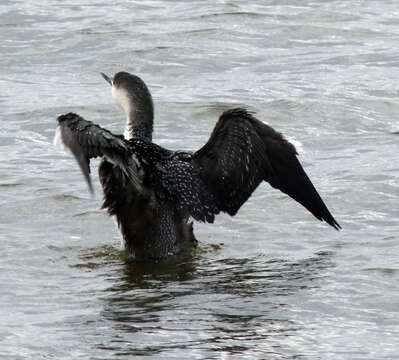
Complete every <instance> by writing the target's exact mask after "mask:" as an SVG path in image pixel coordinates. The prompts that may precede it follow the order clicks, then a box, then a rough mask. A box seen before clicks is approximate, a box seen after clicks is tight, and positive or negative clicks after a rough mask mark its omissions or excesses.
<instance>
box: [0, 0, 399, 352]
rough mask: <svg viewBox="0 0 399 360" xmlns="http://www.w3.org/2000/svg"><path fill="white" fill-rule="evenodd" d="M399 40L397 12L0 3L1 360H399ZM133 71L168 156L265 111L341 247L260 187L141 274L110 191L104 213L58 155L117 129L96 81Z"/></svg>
mask: <svg viewBox="0 0 399 360" xmlns="http://www.w3.org/2000/svg"><path fill="white" fill-rule="evenodd" d="M398 25H399V21H398V8H397V4H396V2H394V1H388V0H374V1H373V0H364V1H338V0H335V1H322V0H319V1H305V0H301V1H299V0H297V1H295V0H293V1H271V0H269V1H251V2H250V3H247V2H246V1H201V2H197V1H175V2H173V1H148V2H139V1H137V2H135V1H131V2H124V1H119V0H116V1H113V2H112V3H109V2H105V1H100V0H97V1H90V0H86V1H84V2H83V1H81V2H76V1H63V2H58V1H54V0H47V1H46V0H43V1H36V2H30V3H27V2H26V1H3V2H2V4H1V5H0V39H1V41H0V48H1V51H0V106H1V107H0V108H1V110H0V114H1V119H0V121H1V125H0V146H1V151H0V161H1V162H0V164H1V165H0V174H1V176H0V203H1V207H0V238H1V252H0V254H1V255H0V289H1V291H0V344H1V347H0V348H1V350H0V356H1V357H2V358H4V359H111V358H112V359H123V358H138V359H140V358H154V359H160V358H162V359H243V358H248V359H294V358H295V359H395V358H397V353H398V351H399V345H398V344H399V321H398V316H399V305H398V304H399V285H398V283H399V282H398V280H399V257H398V254H399V245H398V244H399V241H398V240H399V239H398V235H397V234H398V230H399V225H398V220H399V217H398V197H399V181H398V174H399V169H398V161H397V157H398V155H397V154H398V150H399V149H398V145H397V144H398V140H399V138H398V131H399V124H398V122H397V116H398V113H399V104H398V100H397V99H398V90H399V86H398V84H399V81H398V76H397V70H398V66H399V56H398V54H397V49H398V46H399V27H398ZM120 70H126V71H129V72H133V73H136V74H138V75H140V76H141V77H142V78H143V79H144V80H145V81H146V82H147V84H148V85H149V87H150V89H151V91H152V93H153V97H154V101H155V104H156V129H155V131H156V133H155V140H156V142H158V143H159V144H161V145H164V146H167V147H170V148H173V149H197V148H198V147H200V146H201V145H202V144H203V143H204V142H205V141H206V139H207V138H208V136H209V133H210V131H211V130H212V128H213V126H214V124H215V121H216V119H217V117H218V116H219V115H220V113H221V112H222V111H223V110H224V109H227V108H230V107H233V106H237V105H244V104H245V105H246V106H248V107H249V108H250V109H251V110H254V111H256V112H257V116H258V117H259V118H260V119H262V120H264V121H266V122H268V123H269V124H271V125H272V126H274V127H275V128H276V129H278V130H279V131H282V132H283V133H284V134H286V136H288V137H289V138H290V139H291V140H293V141H295V143H296V144H297V145H298V149H299V151H300V158H301V161H302V163H303V164H304V166H305V168H306V171H307V172H308V174H309V175H310V177H311V179H312V180H313V182H314V184H315V185H316V187H317V188H318V190H319V192H320V193H321V195H322V197H323V198H324V199H325V201H326V203H327V204H328V206H329V208H330V209H331V211H332V213H333V214H334V216H335V217H336V218H337V220H338V221H339V222H340V224H341V225H342V227H343V231H341V232H336V231H334V230H332V229H331V228H329V227H327V226H326V225H324V224H322V223H319V222H318V221H316V220H315V219H314V218H312V216H311V215H309V214H307V212H306V211H305V210H304V209H303V208H301V207H300V206H299V205H297V204H296V203H295V202H294V201H292V200H290V199H288V198H286V197H285V196H284V195H283V194H281V193H279V192H277V191H274V190H272V189H271V188H270V187H268V186H265V185H263V186H261V187H260V188H259V189H258V190H257V191H256V193H255V194H254V196H253V197H252V198H251V199H250V201H249V202H248V203H246V204H245V206H243V208H242V209H241V210H240V212H239V214H238V216H236V217H235V218H230V217H228V216H224V215H222V216H219V217H218V219H217V221H216V223H215V224H213V225H204V224H196V226H195V232H196V235H197V237H198V239H199V240H200V246H199V249H198V250H197V251H195V252H194V253H193V254H191V255H190V256H188V257H187V258H185V259H183V260H181V261H178V262H172V263H166V264H156V263H148V264H147V263H146V264H135V263H129V262H127V261H126V259H125V258H124V256H123V254H121V253H120V251H119V238H118V234H117V232H116V230H115V228H114V225H113V222H112V220H111V219H109V218H108V217H107V216H106V215H105V214H104V212H103V211H101V210H100V209H99V208H100V203H101V189H100V187H99V184H98V180H97V179H96V178H95V179H94V180H95V187H96V188H95V190H96V196H95V197H94V198H91V197H90V194H89V193H88V191H87V188H86V185H85V183H84V181H83V178H82V176H81V174H80V173H79V170H78V167H77V166H76V164H75V162H74V160H73V159H72V157H71V156H70V155H69V154H64V153H60V152H59V151H57V150H56V149H54V148H53V146H52V138H53V134H54V128H55V118H56V116H57V115H58V114H60V113H64V112H67V111H75V112H78V113H79V114H80V115H82V116H84V117H85V118H87V119H90V120H93V121H95V122H98V123H100V124H102V125H103V126H105V127H107V128H109V129H111V130H113V131H121V129H122V123H123V116H122V115H121V114H120V112H119V110H118V109H117V108H116V106H114V104H113V103H112V100H111V97H110V88H109V85H108V84H107V83H106V82H104V80H103V79H102V77H101V76H100V75H99V72H100V71H102V72H105V73H107V74H109V75H112V74H114V73H115V72H117V71H120ZM94 165H96V164H94ZM95 172H96V171H94V173H95Z"/></svg>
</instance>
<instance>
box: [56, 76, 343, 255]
mask: <svg viewBox="0 0 399 360" xmlns="http://www.w3.org/2000/svg"><path fill="white" fill-rule="evenodd" d="M103 76H104V77H105V79H106V80H107V81H108V82H110V83H111V85H112V95H113V98H114V99H115V101H116V102H117V103H118V104H119V105H120V106H121V107H122V108H123V110H124V111H125V113H126V116H127V124H126V129H125V134H124V136H121V135H114V134H112V133H111V132H109V131H108V130H106V129H103V128H101V127H100V126H98V125H95V124H93V123H92V122H89V121H86V120H84V119H83V118H81V117H80V116H79V115H76V114H73V113H69V114H66V115H62V116H60V117H59V118H58V122H59V130H60V134H61V139H62V141H63V143H64V144H65V145H66V146H67V147H68V148H69V149H70V150H71V151H72V153H73V154H74V156H75V157H76V159H77V161H78V163H79V165H80V167H81V169H82V171H83V173H84V175H85V178H86V180H87V182H88V184H89V186H90V188H91V180H90V175H89V160H90V158H93V157H97V156H102V157H103V159H102V161H101V163H100V166H99V175H100V181H101V184H102V187H103V191H104V203H103V208H106V209H107V211H108V213H109V214H110V215H112V216H114V217H115V218H116V221H117V224H118V227H119V230H120V232H121V234H122V239H123V243H124V247H125V249H126V250H127V252H128V254H129V255H131V256H133V257H134V258H136V259H165V258H168V257H170V256H174V255H177V254H180V253H182V252H183V251H184V250H186V249H188V248H190V247H192V246H194V245H195V244H196V240H195V237H194V234H193V227H192V223H190V222H189V220H190V218H193V219H194V220H197V221H205V222H210V223H212V222H213V221H214V217H215V215H217V214H218V213H219V212H221V211H223V212H226V213H228V214H230V215H235V214H236V213H237V211H238V209H239V208H240V207H241V206H242V204H243V203H244V202H245V201H246V200H247V199H248V198H249V197H250V196H251V194H252V192H253V191H254V190H255V189H256V188H257V186H258V185H259V184H260V183H261V182H262V181H263V180H265V181H267V182H269V183H270V184H271V186H273V187H274V188H277V189H279V190H281V191H283V192H284V193H286V194H288V195H289V196H291V197H292V198H294V199H295V200H296V201H298V202H299V203H301V204H302V205H303V206H304V207H305V208H306V209H308V210H309V211H310V212H311V213H312V214H313V215H314V216H316V218H318V219H319V220H324V221H326V222H327V223H328V224H330V225H331V226H333V227H334V228H336V229H339V228H340V226H339V224H338V223H337V222H336V221H335V219H334V218H333V217H332V215H331V214H330V212H329V210H328V209H327V207H326V206H325V204H324V202H323V200H322V199H321V198H320V196H319V194H318V193H317V191H316V189H315V188H314V186H313V184H312V183H311V181H310V179H309V178H308V177H307V175H306V173H305V171H304V170H303V168H302V166H301V164H300V163H299V161H298V159H297V153H296V150H295V147H294V146H293V145H292V144H291V143H289V142H288V141H287V140H285V139H284V137H283V136H282V135H281V134H280V133H278V132H276V131H275V130H274V129H272V128H271V127H270V126H268V125H266V124H264V123H262V122H261V121H259V120H257V119H256V118H255V117H254V116H253V115H252V114H251V113H249V112H248V111H246V110H245V109H241V108H239V109H231V110H228V111H225V112H224V113H223V114H222V116H221V117H220V118H219V120H218V122H217V124H216V126H215V128H214V130H213V132H212V134H211V136H210V138H209V140H208V142H207V143H206V144H205V145H204V146H203V147H202V148H200V149H199V150H198V151H196V152H193V153H189V152H182V151H176V152H174V151H171V150H167V149H165V148H163V147H161V146H158V145H156V144H155V143H153V142H152V126H153V108H152V99H151V95H150V93H149V91H148V89H147V87H146V86H145V84H144V82H142V80H141V79H140V78H138V77H136V76H134V75H131V74H128V73H125V72H121V73H117V74H116V75H115V76H114V78H113V79H112V80H111V79H109V78H108V77H107V76H105V75H103Z"/></svg>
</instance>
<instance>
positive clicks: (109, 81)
mask: <svg viewBox="0 0 399 360" xmlns="http://www.w3.org/2000/svg"><path fill="white" fill-rule="evenodd" d="M100 74H101V75H102V77H103V78H104V79H105V81H106V82H107V83H109V84H110V85H111V86H112V79H111V78H110V77H109V76H107V75H105V74H104V73H102V72H100Z"/></svg>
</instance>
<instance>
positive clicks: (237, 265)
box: [96, 252, 333, 356]
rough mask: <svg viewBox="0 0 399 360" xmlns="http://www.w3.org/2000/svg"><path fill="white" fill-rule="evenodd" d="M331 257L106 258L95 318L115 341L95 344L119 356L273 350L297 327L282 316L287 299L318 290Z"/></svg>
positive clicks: (330, 264) (318, 255)
mask: <svg viewBox="0 0 399 360" xmlns="http://www.w3.org/2000/svg"><path fill="white" fill-rule="evenodd" d="M100 256H103V255H100ZM331 258H332V253H330V252H323V253H317V254H315V255H314V256H313V257H311V258H308V259H304V260H300V261H292V262H291V261H287V260H281V259H274V260H269V261H265V259H264V257H255V258H251V259H220V260H214V259H212V258H210V257H206V254H198V253H193V254H191V255H189V256H187V257H186V258H184V259H181V260H179V261H175V262H168V263H132V262H126V261H124V260H121V258H120V257H119V260H117V258H116V257H115V254H111V255H110V258H108V260H107V261H106V262H108V261H110V262H113V264H114V266H113V270H112V271H111V273H107V281H110V282H111V286H110V287H108V288H107V289H106V291H105V293H106V294H105V296H104V302H105V303H104V310H103V312H102V316H101V318H102V319H106V321H109V322H110V324H109V325H110V327H112V333H113V334H115V333H117V334H118V336H117V338H115V337H113V338H112V339H107V340H104V343H100V344H99V343H97V344H96V347H97V349H102V350H108V351H111V352H112V353H113V354H114V355H115V354H118V355H119V356H122V355H136V356H137V355H151V354H159V353H163V352H167V354H169V355H170V354H173V351H176V353H178V352H177V351H180V354H181V351H182V350H184V349H188V348H190V353H191V354H192V352H193V351H196V350H198V352H200V353H201V354H204V353H209V356H211V354H212V353H213V352H214V351H217V352H218V353H220V352H225V353H226V355H229V354H239V353H240V352H244V351H245V353H246V355H248V354H250V353H251V351H254V352H256V351H257V352H258V353H259V351H260V350H261V351H263V352H265V353H269V352H270V353H273V352H274V351H275V349H274V348H273V347H276V339H275V338H276V337H277V338H281V340H283V339H285V338H287V337H289V336H292V335H293V334H295V333H296V331H297V330H298V328H299V327H298V325H297V324H295V323H294V322H293V321H292V320H290V319H289V318H287V315H286V313H287V311H286V310H287V307H289V306H290V304H289V301H287V300H288V299H289V298H288V297H290V296H291V295H294V294H297V293H298V292H300V291H304V290H308V289H310V288H315V287H318V285H319V281H320V279H321V278H322V277H323V270H324V269H326V268H329V267H331V266H333V262H332V259H331ZM115 262H116V263H117V266H116V267H115ZM270 337H273V338H274V341H273V342H271V343H273V345H268V344H269V343H268V342H267V339H268V338H270ZM171 339H175V341H173V342H171ZM271 343H270V344H271ZM277 343H278V341H277Z"/></svg>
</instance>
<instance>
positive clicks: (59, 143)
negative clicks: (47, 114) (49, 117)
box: [53, 125, 66, 151]
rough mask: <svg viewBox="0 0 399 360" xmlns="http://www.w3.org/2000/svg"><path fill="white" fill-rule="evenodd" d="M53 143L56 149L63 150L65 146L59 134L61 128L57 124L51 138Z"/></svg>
mask: <svg viewBox="0 0 399 360" xmlns="http://www.w3.org/2000/svg"><path fill="white" fill-rule="evenodd" d="M53 145H54V146H55V147H56V148H57V149H58V150H63V151H64V150H65V149H66V146H65V145H64V142H63V141H62V135H61V128H60V126H59V125H58V126H57V128H56V129H55V135H54V140H53Z"/></svg>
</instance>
